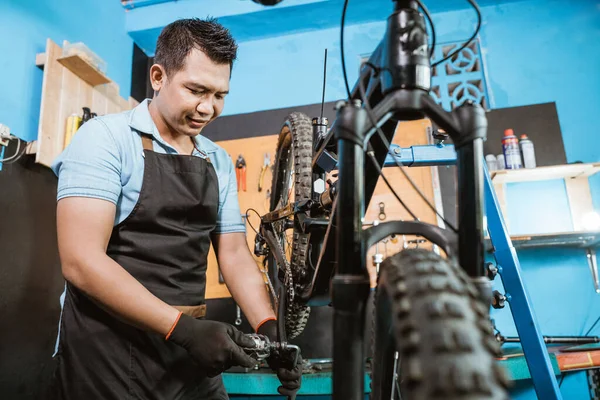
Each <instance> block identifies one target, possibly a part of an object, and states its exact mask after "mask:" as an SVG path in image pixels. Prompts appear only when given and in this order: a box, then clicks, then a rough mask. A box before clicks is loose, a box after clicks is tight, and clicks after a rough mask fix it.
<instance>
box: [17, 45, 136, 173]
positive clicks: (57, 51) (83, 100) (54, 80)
mask: <svg viewBox="0 0 600 400" xmlns="http://www.w3.org/2000/svg"><path fill="white" fill-rule="evenodd" d="M68 44H69V43H68V42H66V41H65V42H63V47H66V46H67V45H68ZM67 58H69V57H63V48H62V47H61V46H59V45H58V44H56V43H54V42H53V41H52V40H51V39H47V40H46V51H45V52H44V53H39V54H37V55H36V57H35V63H36V65H37V66H38V67H40V68H42V69H43V70H44V78H43V81H42V101H41V104H40V120H39V121H40V122H39V126H38V137H37V140H36V145H35V147H33V146H32V147H31V148H30V149H28V151H30V152H32V153H35V154H36V156H35V161H36V162H37V163H39V164H42V165H45V166H48V167H49V166H51V165H52V162H53V161H54V159H55V158H56V156H57V155H58V154H60V152H61V151H63V149H64V147H65V140H64V139H65V126H66V122H67V118H68V117H69V116H70V115H73V114H77V115H79V114H81V108H82V107H89V108H90V109H91V110H92V112H95V113H97V114H98V115H105V114H111V113H118V112H121V111H125V110H129V109H131V108H133V107H134V106H135V103H136V102H135V101H128V100H127V99H125V98H123V97H121V96H119V89H118V85H117V84H116V83H115V82H112V81H111V80H110V79H108V78H107V77H106V76H104V75H103V74H100V73H99V72H98V71H97V70H96V69H95V68H94V67H92V66H91V65H90V64H88V63H87V62H86V61H85V60H83V59H81V60H80V61H75V60H67ZM84 64H86V65H87V66H86V65H84ZM81 68H83V70H82V69H81ZM74 69H75V71H74ZM86 69H90V70H93V72H89V73H88V72H85V71H86ZM82 71H83V72H82ZM90 74H92V75H90ZM94 74H100V75H101V77H102V78H101V79H102V80H101V79H100V78H99V77H98V76H96V77H93V76H94ZM89 80H92V81H93V82H94V83H93V84H90V83H89V82H88V81H89ZM99 83H105V85H103V86H94V85H97V84H99Z"/></svg>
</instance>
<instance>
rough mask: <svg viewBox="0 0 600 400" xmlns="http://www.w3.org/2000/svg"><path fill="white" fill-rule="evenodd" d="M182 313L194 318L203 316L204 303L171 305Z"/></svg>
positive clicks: (204, 314)
mask: <svg viewBox="0 0 600 400" xmlns="http://www.w3.org/2000/svg"><path fill="white" fill-rule="evenodd" d="M172 307H174V308H176V309H177V310H179V311H181V312H182V313H184V314H187V315H189V316H190V317H194V318H203V317H205V316H206V304H200V305H198V306H172Z"/></svg>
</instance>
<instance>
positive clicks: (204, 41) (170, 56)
mask: <svg viewBox="0 0 600 400" xmlns="http://www.w3.org/2000/svg"><path fill="white" fill-rule="evenodd" d="M237 48H238V46H237V43H236V42H235V39H234V38H233V37H232V36H231V33H230V32H229V30H228V29H227V28H225V27H224V26H223V25H221V24H220V23H218V22H217V20H216V19H215V18H207V19H204V20H203V19H199V18H187V19H179V20H177V21H175V22H171V23H170V24H169V25H167V26H165V27H164V29H163V30H162V32H161V33H160V36H159V37H158V40H157V42H156V52H155V54H154V62H155V63H156V64H160V65H162V66H163V68H164V69H165V71H166V73H167V74H169V73H172V72H173V73H174V72H177V71H180V70H181V69H183V66H184V63H185V58H186V57H187V55H188V54H189V53H190V51H192V49H199V50H201V51H202V52H203V53H204V54H206V55H207V56H208V58H210V59H211V60H212V61H213V62H215V63H217V64H229V65H230V67H231V68H233V62H234V61H235V59H236V57H237Z"/></svg>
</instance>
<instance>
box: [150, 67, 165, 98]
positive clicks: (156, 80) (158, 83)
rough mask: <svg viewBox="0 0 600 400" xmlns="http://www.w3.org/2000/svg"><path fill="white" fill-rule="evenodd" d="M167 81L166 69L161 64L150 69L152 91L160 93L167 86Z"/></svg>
mask: <svg viewBox="0 0 600 400" xmlns="http://www.w3.org/2000/svg"><path fill="white" fill-rule="evenodd" d="M166 80H167V74H166V73H165V69H164V68H163V66H162V65H160V64H153V65H152V66H151V67H150V83H151V84H152V89H153V90H154V91H155V92H158V91H160V89H162V88H163V86H164V85H165V82H166Z"/></svg>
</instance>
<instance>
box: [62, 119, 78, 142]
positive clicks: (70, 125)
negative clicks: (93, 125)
mask: <svg viewBox="0 0 600 400" xmlns="http://www.w3.org/2000/svg"><path fill="white" fill-rule="evenodd" d="M80 125H81V117H80V116H79V115H77V114H73V115H71V116H70V117H69V118H67V126H66V129H65V131H66V132H65V146H64V147H67V146H68V145H69V143H71V139H72V138H73V135H74V134H75V132H77V129H79V126H80Z"/></svg>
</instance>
